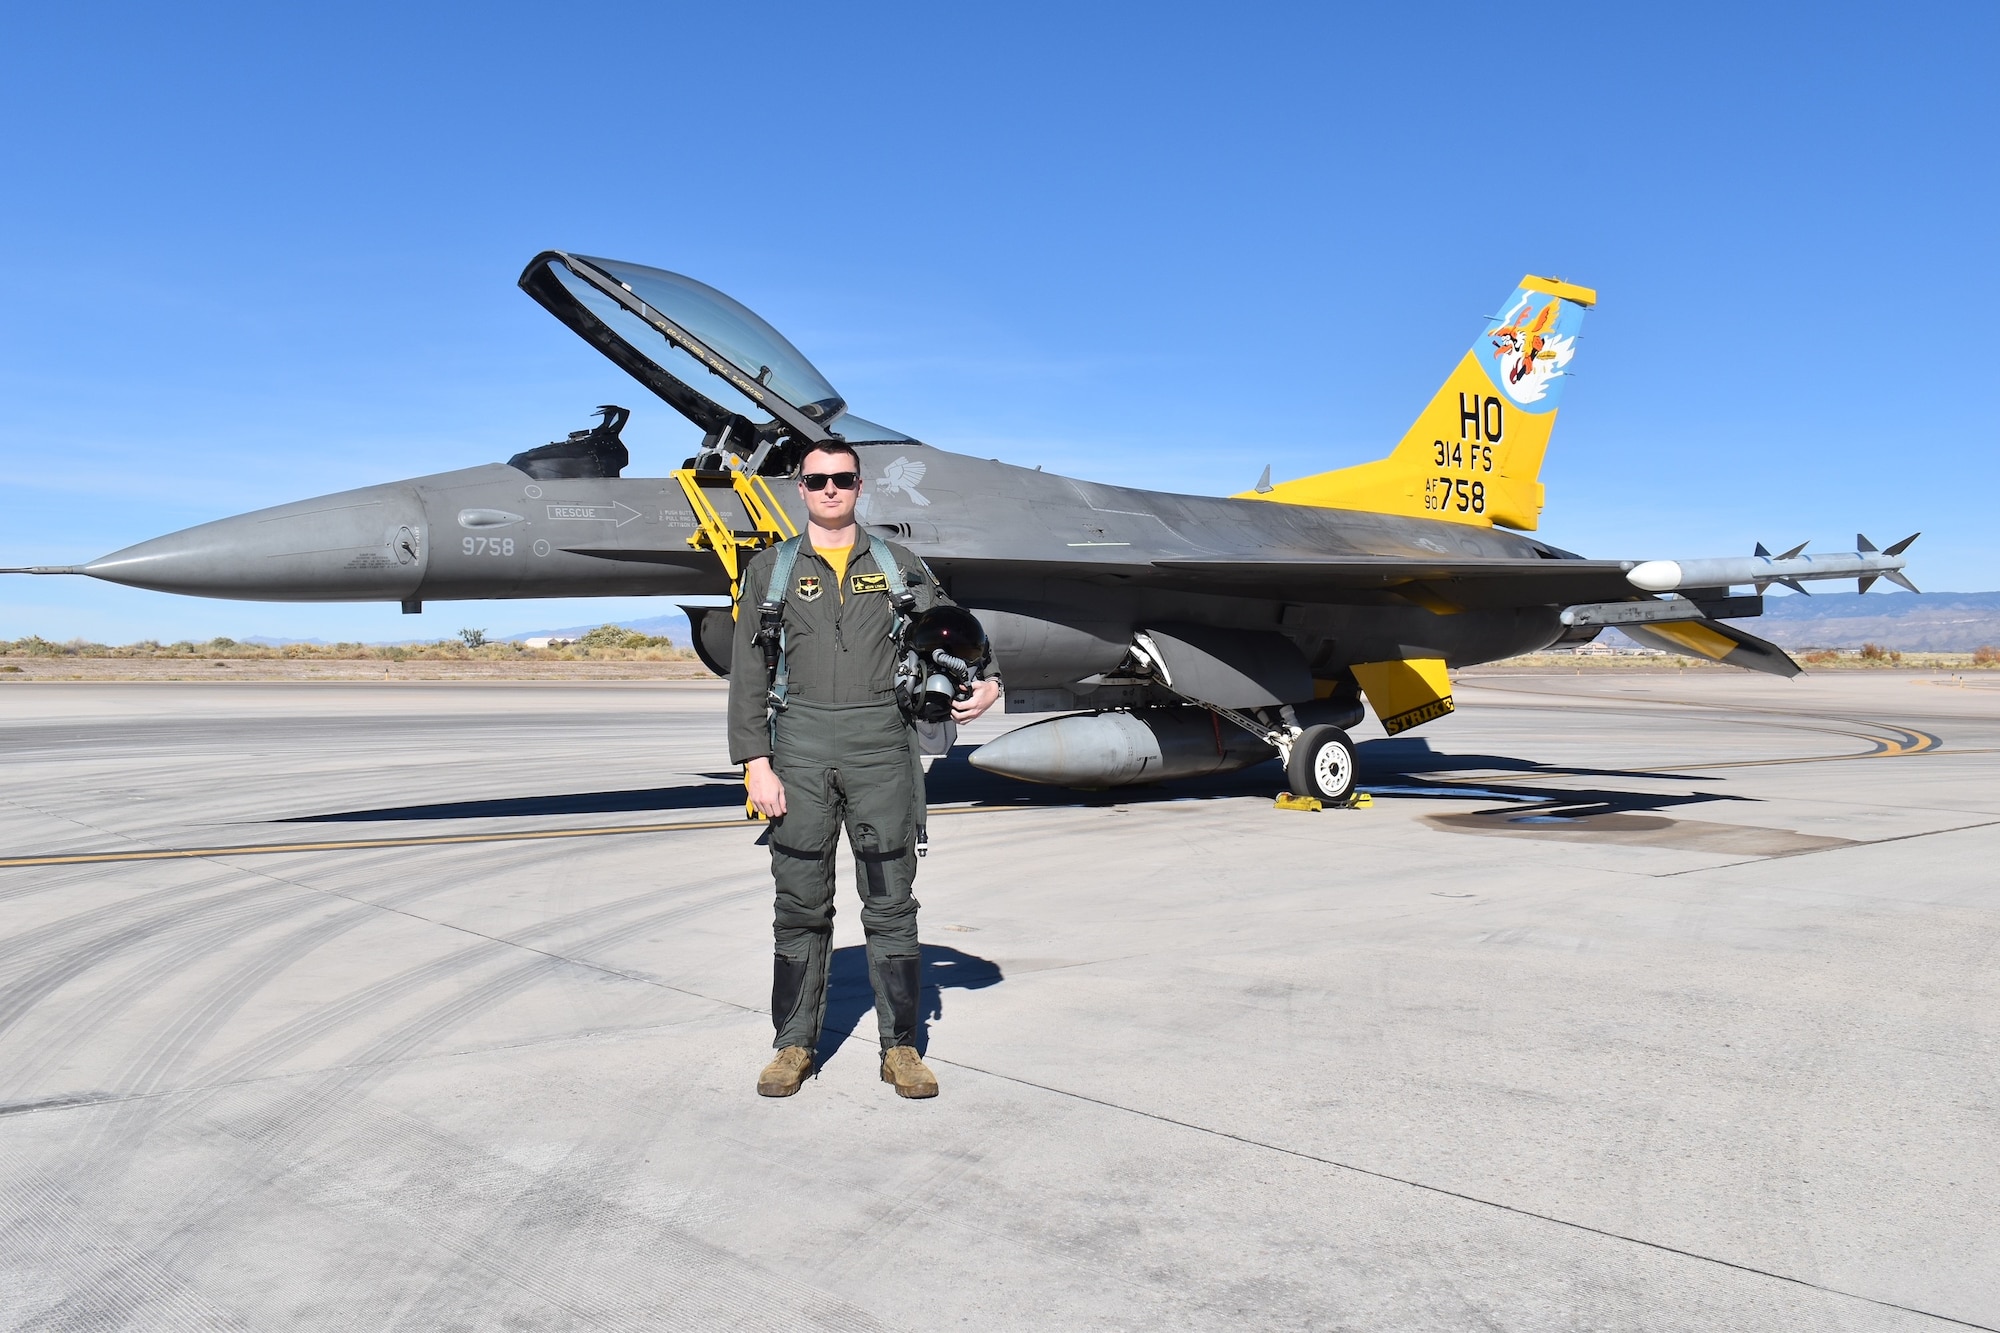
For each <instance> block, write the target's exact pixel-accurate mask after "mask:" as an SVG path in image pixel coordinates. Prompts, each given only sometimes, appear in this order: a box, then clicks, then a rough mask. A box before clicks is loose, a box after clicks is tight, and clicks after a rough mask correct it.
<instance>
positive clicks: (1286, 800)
mask: <svg viewBox="0 0 2000 1333" xmlns="http://www.w3.org/2000/svg"><path fill="white" fill-rule="evenodd" d="M1374 804H1375V798H1374V797H1373V796H1370V795H1369V794H1368V793H1367V792H1365V791H1358V792H1355V793H1354V794H1353V795H1352V796H1350V797H1348V798H1347V799H1346V800H1344V801H1342V802H1340V803H1339V804H1338V805H1335V806H1334V807H1333V809H1335V810H1366V809H1368V808H1370V807H1371V806H1373V805H1374ZM1274 808H1276V809H1279V810H1324V809H1326V808H1327V806H1326V803H1325V802H1323V801H1321V800H1320V799H1319V798H1318V797H1317V796H1294V795H1293V794H1292V793H1291V792H1288V791H1281V792H1279V793H1278V799H1277V801H1276V802H1275V803H1274Z"/></svg>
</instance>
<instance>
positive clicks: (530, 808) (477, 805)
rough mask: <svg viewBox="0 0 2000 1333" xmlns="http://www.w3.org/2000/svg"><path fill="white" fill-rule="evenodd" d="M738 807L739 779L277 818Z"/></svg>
mask: <svg viewBox="0 0 2000 1333" xmlns="http://www.w3.org/2000/svg"><path fill="white" fill-rule="evenodd" d="M742 809H743V784H742V783H741V782H740V781H731V782H726V783H725V782H704V783H689V784H687V785H684V786H679V787H648V788H645V789H643V790H638V791H587V792H564V793H559V794H556V795H550V796H513V797H507V798H504V799H501V800H489V801H446V802H442V803H440V804H437V805H397V806H389V807H386V808H383V809H379V810H342V811H339V812H337V813H334V814H325V815H295V816H293V817H292V818H290V819H279V820H273V821H272V822H273V823H278V824H358V823H366V822H368V821H371V820H389V819H506V818H508V817H510V816H520V815H617V814H630V813H633V812H635V811H641V810H734V811H737V812H739V813H740V812H741V811H742Z"/></svg>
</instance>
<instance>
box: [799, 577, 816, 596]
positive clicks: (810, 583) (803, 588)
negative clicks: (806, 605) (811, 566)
mask: <svg viewBox="0 0 2000 1333" xmlns="http://www.w3.org/2000/svg"><path fill="white" fill-rule="evenodd" d="M799 600H800V601H802V602H816V601H818V600H819V575H817V574H804V575H801V576H800V577H799Z"/></svg>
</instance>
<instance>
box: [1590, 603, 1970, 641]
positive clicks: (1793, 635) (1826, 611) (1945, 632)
mask: <svg viewBox="0 0 2000 1333" xmlns="http://www.w3.org/2000/svg"><path fill="white" fill-rule="evenodd" d="M1736 623H1737V624H1740V625H1741V626H1742V627H1743V628H1744V629H1747V630H1749V631H1750V632H1751V633H1752V634H1755V635H1758V636H1759V637H1761V638H1766V639H1769V640H1770V641H1771V642H1772V643H1775V644H1777V645H1778V646H1779V647H1781V648H1795V649H1802V648H1859V647H1860V646H1861V645H1862V644H1864V643H1876V644H1880V645H1881V646H1882V647H1884V648H1893V649H1895V650H1896V651H1897V652H1904V653H1969V652H1971V651H1972V650H1973V649H1975V648H1977V647H1979V646H1981V645H1982V644H1994V645H2000V592H1925V593H1909V592H1895V593H1882V592H1871V593H1869V594H1868V595H1866V596H1863V595H1861V594H1860V593H1852V592H1833V593H1828V592H1820V593H1814V594H1813V595H1812V596H1810V597H1801V596H1799V595H1798V594H1796V593H1793V594H1790V595H1783V594H1781V595H1778V596H1775V597H1766V598H1765V599H1764V614H1763V616H1762V617H1760V618H1759V619H1756V620H1742V621H1737V622H1736ZM1605 638H1606V639H1607V640H1611V641H1613V642H1624V641H1625V639H1624V636H1623V635H1619V636H1617V638H1616V639H1613V638H1612V636H1611V635H1606V636H1605Z"/></svg>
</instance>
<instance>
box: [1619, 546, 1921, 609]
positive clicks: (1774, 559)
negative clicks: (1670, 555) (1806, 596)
mask: <svg viewBox="0 0 2000 1333" xmlns="http://www.w3.org/2000/svg"><path fill="white" fill-rule="evenodd" d="M1918 535H1919V534H1917V533H1911V534H1910V535H1909V536H1908V537H1905V538H1904V539H1903V540H1902V541H1900V542H1897V543H1896V544H1895V545H1894V546H1892V547H1890V548H1889V549H1888V550H1886V551H1878V550H1876V549H1875V544H1874V543H1873V542H1871V541H1869V540H1868V538H1867V536H1866V535H1865V534H1862V533H1856V534H1855V542H1854V544H1855V546H1856V548H1857V549H1855V550H1853V551H1849V552H1843V553H1838V554H1828V555H1802V554H1801V552H1803V551H1804V550H1805V549H1806V547H1807V546H1808V545H1810V543H1809V542H1800V543H1799V544H1798V545H1797V546H1794V547H1793V548H1792V549H1791V550H1789V551H1787V552H1785V553H1784V554H1783V555H1775V556H1774V555H1772V554H1771V553H1770V552H1769V551H1768V550H1767V549H1766V548H1765V546H1764V544H1763V543H1762V542H1758V543H1757V554H1755V555H1751V556H1738V557H1733V558H1727V559H1721V560H1647V561H1645V562H1643V563H1641V564H1637V565H1634V566H1633V567H1632V568H1631V569H1630V570H1629V571H1627V572H1626V575H1625V578H1626V580H1627V581H1628V582H1629V583H1631V585H1632V586H1633V587H1635V588H1640V589H1643V590H1644V591H1646V592H1654V593H1665V592H1676V591H1679V590H1680V589H1683V588H1736V587H1742V586H1744V585H1746V584H1748V585H1750V586H1752V587H1755V588H1756V589H1757V591H1758V592H1759V593H1760V594H1761V593H1762V592H1763V591H1764V589H1766V588H1768V587H1769V586H1770V585H1772V584H1774V583H1781V584H1783V585H1784V586H1785V587H1787V588H1790V589H1791V590H1792V591H1793V592H1798V593H1804V592H1806V588H1805V586H1804V585H1805V584H1806V583H1809V582H1813V581H1816V580H1820V579H1835V578H1846V579H1856V580H1859V581H1861V585H1860V586H1861V590H1862V591H1863V592H1866V591H1867V590H1868V588H1869V587H1870V586H1871V585H1872V584H1873V583H1874V581H1875V580H1876V579H1878V578H1886V579H1889V580H1891V581H1893V582H1894V583H1896V584H1897V585H1898V586H1899V587H1904V588H1909V589H1910V590H1911V591H1912V592H1914V591H1916V589H1915V586H1914V585H1913V584H1911V583H1910V582H1909V580H1908V579H1906V578H1904V577H1902V575H1901V571H1902V568H1903V564H1904V561H1903V554H1902V553H1903V551H1904V550H1905V549H1906V548H1907V547H1908V546H1909V544H1910V543H1911V542H1913V541H1915V540H1916V539H1917V537H1918Z"/></svg>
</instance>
